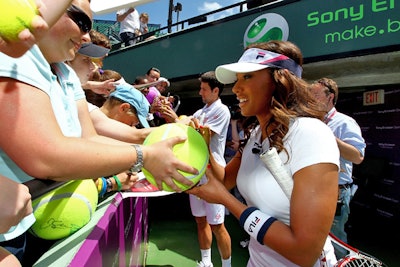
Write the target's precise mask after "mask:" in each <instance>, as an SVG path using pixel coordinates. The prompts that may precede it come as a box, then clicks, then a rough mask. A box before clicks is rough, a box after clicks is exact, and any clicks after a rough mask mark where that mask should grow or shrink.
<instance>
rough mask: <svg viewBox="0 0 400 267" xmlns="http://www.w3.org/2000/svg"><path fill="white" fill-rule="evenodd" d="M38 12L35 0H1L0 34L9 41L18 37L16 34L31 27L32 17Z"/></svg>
mask: <svg viewBox="0 0 400 267" xmlns="http://www.w3.org/2000/svg"><path fill="white" fill-rule="evenodd" d="M37 14H39V11H38V9H37V7H36V3H35V0H1V2H0V36H1V37H2V38H3V39H5V40H9V41H14V40H17V39H18V34H19V33H20V32H21V31H22V30H24V29H26V28H28V29H31V24H32V20H33V18H34V17H35V16H36V15H37Z"/></svg>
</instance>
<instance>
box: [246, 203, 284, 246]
mask: <svg viewBox="0 0 400 267" xmlns="http://www.w3.org/2000/svg"><path fill="white" fill-rule="evenodd" d="M275 221H276V218H274V217H271V216H269V215H267V214H265V213H262V212H261V211H260V210H259V209H257V208H255V207H250V208H247V209H245V211H243V213H242V214H241V215H240V219H239V222H240V225H241V226H242V227H243V229H244V230H245V231H246V232H247V233H248V234H249V235H250V236H251V237H253V238H255V239H256V240H257V241H258V242H259V243H260V244H264V236H265V234H266V233H267V231H268V228H269V227H270V226H271V224H272V223H273V222H275Z"/></svg>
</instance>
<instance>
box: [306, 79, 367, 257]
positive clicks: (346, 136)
mask: <svg viewBox="0 0 400 267" xmlns="http://www.w3.org/2000/svg"><path fill="white" fill-rule="evenodd" d="M310 88H311V89H310V90H311V92H312V94H313V95H314V96H315V98H316V99H317V100H318V101H319V102H320V103H321V105H322V109H323V110H324V111H325V112H326V115H325V117H324V122H325V123H326V124H327V125H328V126H329V128H330V129H331V130H332V132H333V134H334V135H335V137H336V143H337V145H338V147H339V151H340V172H339V188H338V190H339V196H338V205H337V211H336V215H335V219H334V220H333V225H332V228H331V231H332V233H333V234H334V235H335V236H337V237H338V238H339V239H340V240H342V241H343V242H347V233H346V231H345V225H346V222H347V221H348V219H349V214H350V200H351V198H352V196H353V195H352V191H353V190H352V186H353V178H352V172H353V164H360V163H361V162H362V161H363V160H364V155H365V147H366V144H365V141H364V138H363V137H362V133H361V129H360V126H359V125H358V124H357V122H356V121H355V120H354V119H353V118H351V117H350V116H348V115H345V114H343V113H341V112H339V111H337V109H336V108H335V105H336V103H337V100H338V96H339V89H338V86H337V84H336V82H335V81H334V80H332V79H329V78H321V79H319V80H317V81H315V82H314V83H313V84H312V85H311V87H310ZM337 250H339V248H337ZM344 253H346V252H345V251H341V252H340V250H339V252H338V256H344V255H343V254H344Z"/></svg>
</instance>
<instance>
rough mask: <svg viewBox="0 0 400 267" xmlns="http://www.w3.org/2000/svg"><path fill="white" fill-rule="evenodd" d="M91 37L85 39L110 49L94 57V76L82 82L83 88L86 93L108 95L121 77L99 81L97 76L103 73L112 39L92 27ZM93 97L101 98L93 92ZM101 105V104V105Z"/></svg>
mask: <svg viewBox="0 0 400 267" xmlns="http://www.w3.org/2000/svg"><path fill="white" fill-rule="evenodd" d="M89 36H90V39H89V40H87V39H85V40H84V41H85V42H92V43H93V44H95V45H98V46H100V48H101V47H103V48H104V49H107V50H108V51H107V52H106V53H105V54H104V55H103V56H101V57H93V58H92V59H91V60H92V62H93V65H94V66H95V68H94V70H93V75H92V78H90V79H89V80H88V81H87V82H85V83H84V84H82V88H83V89H85V93H86V95H88V94H90V93H89V90H90V91H92V92H93V93H94V94H97V95H104V96H106V97H107V96H108V95H109V94H110V92H112V91H113V90H114V89H115V86H116V85H117V81H118V80H119V79H111V78H110V79H103V80H102V81H99V80H98V79H95V77H94V76H95V75H96V74H97V75H96V76H100V74H103V69H102V68H103V60H104V58H105V57H107V56H108V52H109V51H110V50H111V42H110V39H108V37H107V36H105V35H104V34H102V33H100V32H98V31H96V30H93V29H91V30H90V32H89ZM90 96H91V97H93V98H96V99H99V98H97V97H95V96H93V94H90ZM100 106H101V105H100Z"/></svg>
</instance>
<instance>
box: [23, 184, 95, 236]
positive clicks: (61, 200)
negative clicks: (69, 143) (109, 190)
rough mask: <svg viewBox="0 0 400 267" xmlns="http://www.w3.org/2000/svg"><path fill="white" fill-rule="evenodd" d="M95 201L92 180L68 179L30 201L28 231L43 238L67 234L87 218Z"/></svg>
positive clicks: (74, 230) (84, 223) (93, 210)
mask: <svg viewBox="0 0 400 267" xmlns="http://www.w3.org/2000/svg"><path fill="white" fill-rule="evenodd" d="M97 200H98V192H97V188H96V185H95V183H94V181H93V180H92V179H87V180H76V181H72V182H69V183H67V184H66V185H64V186H61V187H59V188H57V189H55V190H53V191H51V192H49V193H47V194H45V195H43V196H42V197H40V198H38V199H35V200H34V201H33V202H32V206H33V214H34V215H35V218H36V222H35V223H34V224H33V225H32V227H31V228H30V231H31V233H33V234H34V235H36V236H38V237H40V238H43V239H47V240H56V239H60V238H64V237H67V236H69V235H71V234H73V233H75V232H76V231H78V230H79V229H81V228H82V227H83V226H85V225H86V224H87V223H88V222H89V221H90V219H91V218H92V215H93V214H94V212H95V210H96V207H97Z"/></svg>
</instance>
